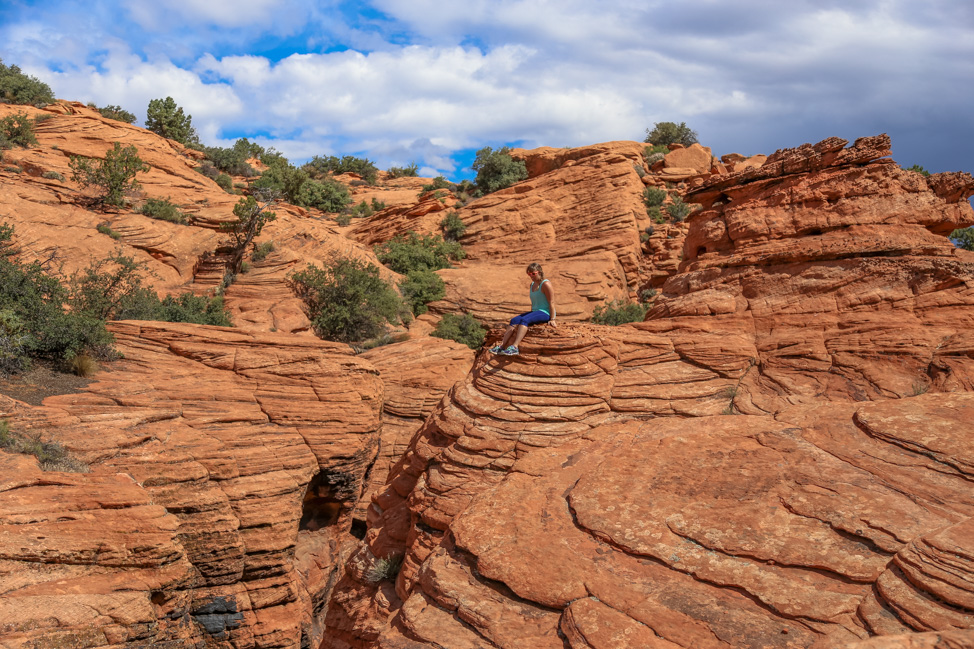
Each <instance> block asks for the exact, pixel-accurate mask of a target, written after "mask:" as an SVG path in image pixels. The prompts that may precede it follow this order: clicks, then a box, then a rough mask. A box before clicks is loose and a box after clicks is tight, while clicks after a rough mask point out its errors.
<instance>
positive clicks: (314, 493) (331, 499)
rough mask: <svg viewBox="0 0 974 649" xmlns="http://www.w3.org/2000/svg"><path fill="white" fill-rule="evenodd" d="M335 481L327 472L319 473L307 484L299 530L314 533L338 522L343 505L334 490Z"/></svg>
mask: <svg viewBox="0 0 974 649" xmlns="http://www.w3.org/2000/svg"><path fill="white" fill-rule="evenodd" d="M334 483H335V479H334V476H333V475H331V474H330V473H329V472H327V471H321V472H319V473H318V474H317V475H315V477H313V478H312V479H311V482H309V483H308V490H307V491H306V492H305V493H304V502H303V503H302V508H301V522H300V523H298V529H299V530H308V531H310V532H316V531H318V530H321V529H324V528H326V527H330V526H332V525H334V524H335V523H337V522H338V519H339V517H340V516H341V514H342V508H343V507H344V503H343V502H342V501H341V499H339V498H338V496H337V495H336V493H335V491H336V489H335V488H334Z"/></svg>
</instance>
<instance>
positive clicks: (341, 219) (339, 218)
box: [335, 212, 352, 228]
mask: <svg viewBox="0 0 974 649" xmlns="http://www.w3.org/2000/svg"><path fill="white" fill-rule="evenodd" d="M351 222H352V215H351V214H349V213H347V212H342V213H341V214H336V215H335V223H337V224H338V225H340V226H342V227H343V228H344V227H345V226H346V225H349V224H350V223H351Z"/></svg>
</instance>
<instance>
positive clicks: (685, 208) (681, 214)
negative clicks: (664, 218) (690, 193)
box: [666, 196, 693, 223]
mask: <svg viewBox="0 0 974 649" xmlns="http://www.w3.org/2000/svg"><path fill="white" fill-rule="evenodd" d="M691 211H693V208H691V207H690V205H688V204H687V203H684V202H683V199H682V198H680V197H679V196H674V197H673V202H672V203H670V204H669V205H667V206H666V213H667V214H669V215H670V218H671V219H673V220H674V221H675V222H677V223H680V222H681V221H683V219H685V218H687V216H688V215H689V214H690V212H691Z"/></svg>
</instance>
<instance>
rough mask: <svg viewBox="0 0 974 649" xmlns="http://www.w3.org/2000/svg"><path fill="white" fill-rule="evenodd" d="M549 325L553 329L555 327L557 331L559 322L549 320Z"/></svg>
mask: <svg viewBox="0 0 974 649" xmlns="http://www.w3.org/2000/svg"><path fill="white" fill-rule="evenodd" d="M548 324H550V325H551V326H552V327H554V328H555V329H557V328H558V323H557V322H555V321H554V320H549V321H548Z"/></svg>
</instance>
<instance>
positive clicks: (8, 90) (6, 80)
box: [0, 59, 54, 106]
mask: <svg viewBox="0 0 974 649" xmlns="http://www.w3.org/2000/svg"><path fill="white" fill-rule="evenodd" d="M0 103H4V104H22V105H26V106H44V105H47V104H51V103H54V93H53V92H52V91H51V87H50V86H49V85H47V84H46V83H44V82H43V81H41V80H39V79H38V78H37V77H32V76H30V75H27V74H24V73H23V72H21V70H20V68H19V67H17V66H16V65H11V66H9V67H8V66H6V65H4V63H3V59H0Z"/></svg>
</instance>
